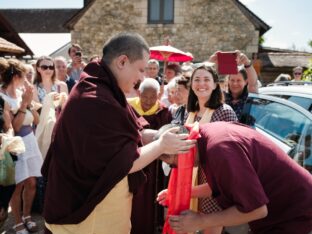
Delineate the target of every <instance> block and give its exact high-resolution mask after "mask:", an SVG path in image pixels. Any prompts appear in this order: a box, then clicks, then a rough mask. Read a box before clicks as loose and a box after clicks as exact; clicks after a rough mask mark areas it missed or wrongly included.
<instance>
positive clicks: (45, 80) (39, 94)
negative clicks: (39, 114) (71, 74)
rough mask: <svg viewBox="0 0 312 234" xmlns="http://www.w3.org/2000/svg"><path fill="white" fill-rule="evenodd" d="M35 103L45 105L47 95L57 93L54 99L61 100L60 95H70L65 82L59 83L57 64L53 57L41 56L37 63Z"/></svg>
mask: <svg viewBox="0 0 312 234" xmlns="http://www.w3.org/2000/svg"><path fill="white" fill-rule="evenodd" d="M34 84H35V90H34V91H35V92H34V101H36V102H40V103H43V100H44V98H45V96H46V94H49V93H51V92H55V95H54V99H55V100H56V99H58V98H59V95H58V94H59V93H61V92H65V93H66V94H68V88H67V85H66V83H65V82H63V81H59V80H57V79H56V76H55V64H54V61H53V59H52V58H51V57H48V56H41V57H40V58H39V59H38V60H37V63H36V76H35V80H34Z"/></svg>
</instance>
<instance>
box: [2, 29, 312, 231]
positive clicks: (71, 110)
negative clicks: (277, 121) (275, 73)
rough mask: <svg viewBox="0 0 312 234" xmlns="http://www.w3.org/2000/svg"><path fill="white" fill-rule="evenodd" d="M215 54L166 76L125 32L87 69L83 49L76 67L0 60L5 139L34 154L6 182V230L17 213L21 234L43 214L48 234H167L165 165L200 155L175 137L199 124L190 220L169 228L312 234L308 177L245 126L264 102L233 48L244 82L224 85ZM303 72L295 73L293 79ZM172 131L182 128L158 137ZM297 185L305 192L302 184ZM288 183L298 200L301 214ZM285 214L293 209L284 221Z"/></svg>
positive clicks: (43, 60) (235, 78) (175, 220)
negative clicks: (252, 105)
mask: <svg viewBox="0 0 312 234" xmlns="http://www.w3.org/2000/svg"><path fill="white" fill-rule="evenodd" d="M218 53H219V52H216V53H214V54H212V55H211V56H210V57H208V58H207V61H204V62H203V63H200V64H192V63H184V64H179V63H171V64H166V66H165V70H164V72H161V68H160V64H159V62H158V61H157V60H154V59H149V46H148V45H147V43H146V42H145V40H144V38H142V37H141V36H140V35H138V34H135V33H121V34H118V35H115V36H114V37H112V38H111V39H109V40H108V41H107V42H106V43H105V45H104V47H103V56H102V57H101V58H100V57H99V56H97V55H94V56H92V58H90V60H89V61H88V63H85V62H84V60H83V54H82V48H81V47H80V46H79V45H78V44H73V45H72V46H71V47H70V48H69V50H68V54H69V57H70V58H71V59H70V61H67V60H66V59H65V58H64V57H56V58H51V57H48V56H41V57H39V58H38V59H37V61H36V63H35V64H33V65H30V64H25V63H24V62H22V61H19V60H17V59H5V58H0V77H1V88H0V104H1V106H0V115H1V116H0V117H1V118H0V129H1V130H2V131H1V132H2V133H3V134H10V135H12V136H14V135H15V136H20V137H21V139H22V140H23V142H24V145H25V152H23V153H22V154H19V155H14V154H13V153H11V159H12V160H14V162H15V175H14V176H15V181H14V183H12V184H0V225H1V224H3V222H4V221H5V220H6V218H7V212H8V207H9V205H10V206H11V209H12V214H13V216H14V221H15V225H14V227H13V229H14V230H15V232H16V233H17V234H27V233H30V232H36V231H38V225H37V224H36V222H34V220H33V219H32V217H31V213H32V210H33V209H35V208H34V207H35V206H37V211H39V212H42V216H43V217H44V220H45V227H46V228H45V233H57V234H62V233H64V234H65V233H68V234H69V233H75V234H77V233H78V234H79V233H81V234H86V233H118V234H119V233H120V234H125V233H133V234H153V233H160V232H161V231H162V227H163V224H164V220H165V219H164V218H165V213H166V211H165V210H166V209H164V207H162V206H161V204H165V202H164V200H166V188H167V185H168V178H169V176H170V170H171V166H172V165H173V164H175V162H172V161H171V160H168V158H169V159H171V156H172V155H177V154H180V153H185V152H188V150H189V149H190V148H193V147H195V145H196V141H195V140H189V139H188V136H189V135H188V134H187V133H178V132H179V130H180V127H179V126H184V125H192V124H194V123H195V122H198V123H199V126H200V131H201V135H202V138H201V139H200V140H199V141H198V145H197V147H198V149H199V155H198V158H199V161H198V163H197V164H196V165H195V166H194V169H193V180H192V194H193V198H192V201H191V205H190V210H192V211H186V212H184V213H182V214H181V215H180V216H179V215H177V216H172V217H170V225H171V227H172V228H173V229H174V230H175V231H176V232H177V233H186V232H195V231H197V230H201V231H202V233H204V234H221V233H222V232H223V227H224V226H228V225H237V224H244V223H250V227H251V229H252V231H253V232H254V233H255V234H256V233H272V234H278V233H292V234H294V233H298V234H299V233H300V234H308V233H309V232H310V231H311V230H312V204H311V199H308V198H309V197H311V195H312V178H311V175H310V174H309V173H308V172H306V171H305V170H304V169H303V168H301V167H299V166H297V165H296V163H295V162H293V161H291V160H290V159H288V157H287V156H286V154H284V153H283V152H281V150H279V149H277V147H276V146H274V145H273V144H271V143H270V142H269V141H268V140H266V139H264V138H263V137H261V136H260V135H259V134H257V133H256V132H255V131H254V130H252V129H249V128H247V127H245V126H243V125H240V124H239V121H240V118H241V115H242V111H243V107H244V104H245V102H246V100H247V97H248V93H250V92H252V93H257V92H258V87H259V80H258V74H257V71H256V69H255V68H254V66H253V60H252V59H249V58H248V56H246V54H244V53H242V52H241V51H238V50H236V51H235V61H236V65H237V67H238V72H237V74H230V75H228V76H226V77H221V76H220V74H218V69H217V67H218V59H217V57H218ZM211 64H213V65H211ZM255 67H256V66H255ZM299 73H300V74H301V75H302V68H300V67H297V68H295V69H294V76H295V80H296V81H297V80H298V79H299V78H298V77H299ZM285 79H286V78H285ZM287 79H288V78H287ZM282 80H284V78H282V75H281V77H280V78H278V80H277V81H282ZM213 122H215V123H213ZM225 122H227V123H225ZM168 124H174V127H172V125H170V126H171V127H170V128H168V129H165V130H163V131H162V132H161V133H160V132H159V129H162V127H163V126H166V125H168ZM1 125H2V126H1ZM156 136H157V137H156ZM246 136H250V137H246ZM247 138H248V139H247ZM255 148H257V149H255ZM164 155H169V156H168V157H164V158H165V159H163V158H162V157H163V156H164ZM261 156H265V157H263V158H261ZM161 159H162V160H163V161H165V162H163V161H162V160H161ZM272 159H274V160H275V161H276V163H273V164H274V167H275V168H274V169H273V168H272V167H273V166H272V165H270V164H271V163H270V162H271V160H272ZM0 160H1V158H0ZM279 169H283V172H282V173H281V174H280V175H279V176H278V175H277V174H278V173H277V170H279ZM268 171H270V174H268V173H267V172H268ZM286 171H288V172H286ZM270 178H277V179H274V180H273V181H271V179H270ZM290 178H293V179H290ZM299 179H300V180H302V179H303V180H305V181H307V182H306V183H305V185H302V186H298V183H296V181H298V180H299ZM243 180H246V181H243ZM282 183H288V185H289V186H292V188H291V189H292V190H291V191H294V193H296V194H297V193H300V194H301V195H300V197H301V198H302V199H301V200H302V202H301V203H300V205H299V206H295V205H294V204H292V203H291V202H293V201H294V199H296V198H295V197H294V196H291V195H290V194H292V192H290V191H289V190H288V191H287V189H286V186H284V187H283V188H282ZM278 186H280V187H281V190H279V192H276V193H274V192H273V190H274V189H276V188H277V187H278ZM249 192H250V193H249ZM288 195H289V196H288ZM157 196H158V197H157ZM156 198H157V200H158V202H159V203H160V204H158V203H156V202H155V199H156ZM281 200H282V201H281ZM296 204H297V203H296ZM288 205H293V206H291V211H290V212H286V214H284V215H279V214H281V213H282V212H283V211H282V208H286V207H284V206H288ZM303 207H305V212H301V208H303ZM279 212H281V213H279Z"/></svg>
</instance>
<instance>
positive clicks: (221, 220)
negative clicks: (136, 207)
mask: <svg viewBox="0 0 312 234" xmlns="http://www.w3.org/2000/svg"><path fill="white" fill-rule="evenodd" d="M267 214H268V209H267V206H266V205H263V206H261V207H259V208H257V209H254V210H252V211H250V212H248V213H243V212H240V211H239V210H238V209H237V208H236V207H235V206H232V207H230V208H228V209H225V210H223V211H220V212H214V213H211V214H199V213H195V212H193V211H190V210H188V211H183V212H181V214H180V215H173V216H170V217H169V223H170V226H171V227H172V228H173V229H174V230H175V231H176V232H177V233H187V232H193V231H196V230H203V229H206V228H210V227H224V226H235V225H239V224H244V223H248V222H250V221H253V220H257V219H262V218H264V217H266V216H267Z"/></svg>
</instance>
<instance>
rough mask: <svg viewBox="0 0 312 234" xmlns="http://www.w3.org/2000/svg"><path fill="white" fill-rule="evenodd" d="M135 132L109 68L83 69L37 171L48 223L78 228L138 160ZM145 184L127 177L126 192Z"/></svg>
mask: <svg viewBox="0 0 312 234" xmlns="http://www.w3.org/2000/svg"><path fill="white" fill-rule="evenodd" d="M140 128H141V127H140V123H139V121H138V119H137V118H136V116H135V114H134V112H133V110H132V108H131V107H130V106H129V105H128V103H127V101H126V99H125V96H124V94H123V92H122V91H121V90H120V88H119V87H118V85H117V81H116V79H115V77H114V75H113V74H112V72H111V71H110V69H109V68H108V66H106V65H105V64H104V63H103V62H101V63H90V64H88V65H87V66H86V68H85V70H84V73H83V74H82V77H81V79H80V82H79V83H78V84H77V85H76V86H75V87H74V88H73V89H72V91H71V94H70V96H69V99H68V102H67V104H66V106H65V108H64V109H63V111H62V113H61V115H60V117H59V119H58V122H57V124H56V126H55V129H54V134H53V137H52V143H51V146H50V148H49V152H48V155H47V157H46V160H45V162H44V165H43V168H42V174H43V175H44V177H46V178H47V180H48V182H47V187H46V195H45V205H44V212H43V216H44V218H45V220H46V222H47V223H50V224H77V223H79V222H81V221H83V220H84V219H85V218H86V217H87V216H88V215H89V214H90V213H91V212H92V211H93V209H94V208H95V206H96V205H97V204H98V203H100V202H101V201H102V200H103V199H104V198H105V196H106V195H107V194H108V193H109V192H110V190H111V189H112V188H113V187H114V186H115V185H116V184H117V183H118V182H119V181H121V179H123V178H124V177H125V176H127V175H128V173H129V170H130V169H131V167H132V165H133V161H134V160H136V159H137V158H138V157H139V151H138V145H139V144H140V143H141V136H140V133H139V130H140ZM144 179H145V178H144V174H143V172H142V171H140V172H137V173H134V174H130V175H128V181H129V189H130V191H134V190H135V189H136V188H137V187H138V185H139V184H142V183H143V182H144Z"/></svg>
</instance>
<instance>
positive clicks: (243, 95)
mask: <svg viewBox="0 0 312 234" xmlns="http://www.w3.org/2000/svg"><path fill="white" fill-rule="evenodd" d="M218 53H222V52H221V51H217V52H215V53H214V54H213V55H211V56H210V58H209V60H208V61H209V62H212V63H216V64H218ZM234 53H235V56H236V58H235V61H236V65H237V66H239V67H238V72H237V74H230V75H229V76H228V92H227V93H225V103H226V104H228V105H230V106H231V107H232V108H233V110H234V111H235V113H236V115H237V118H238V120H240V119H241V115H242V111H243V108H244V105H245V102H246V100H247V97H248V93H258V76H257V73H256V71H255V69H254V67H253V64H252V62H251V60H250V59H249V58H248V57H247V56H246V55H245V54H244V53H242V52H241V51H239V50H236V51H235V52H234Z"/></svg>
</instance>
